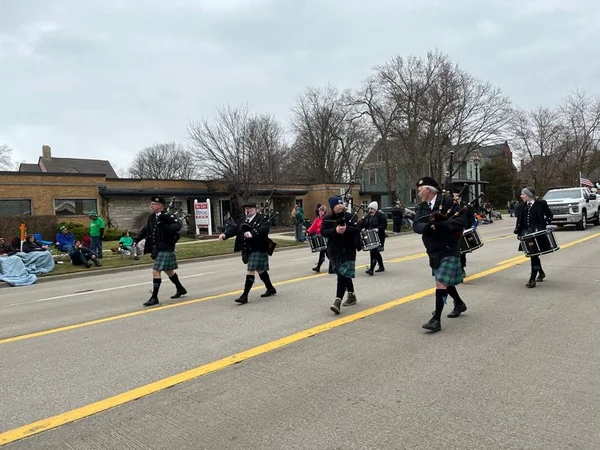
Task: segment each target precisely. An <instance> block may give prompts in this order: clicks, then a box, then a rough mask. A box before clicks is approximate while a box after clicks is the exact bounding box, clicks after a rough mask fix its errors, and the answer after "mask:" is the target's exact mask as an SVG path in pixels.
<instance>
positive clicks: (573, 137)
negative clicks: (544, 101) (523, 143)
mask: <svg viewBox="0 0 600 450" xmlns="http://www.w3.org/2000/svg"><path fill="white" fill-rule="evenodd" d="M558 111H559V114H560V116H561V118H562V121H563V124H564V125H563V130H564V134H563V140H562V145H563V148H564V153H565V154H564V157H563V158H562V160H561V164H563V166H564V167H565V169H567V171H568V172H569V173H570V175H571V176H570V182H571V183H573V182H575V183H576V184H579V173H580V172H584V173H589V172H591V171H593V170H595V169H597V167H594V166H593V165H594V164H595V163H596V161H597V159H596V158H595V157H594V156H595V153H596V152H598V150H599V147H600V146H599V143H600V96H593V97H592V96H589V95H587V94H586V92H585V91H582V90H578V91H576V92H574V93H573V94H571V95H569V97H567V99H566V100H565V101H564V103H563V104H562V105H561V106H560V107H559V108H558Z"/></svg>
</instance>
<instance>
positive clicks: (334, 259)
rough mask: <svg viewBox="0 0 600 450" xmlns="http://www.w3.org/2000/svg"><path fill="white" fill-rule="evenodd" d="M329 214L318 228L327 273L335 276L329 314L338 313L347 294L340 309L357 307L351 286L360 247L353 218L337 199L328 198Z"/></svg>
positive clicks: (357, 230)
mask: <svg viewBox="0 0 600 450" xmlns="http://www.w3.org/2000/svg"><path fill="white" fill-rule="evenodd" d="M329 206H330V207H331V210H332V212H331V214H329V215H327V216H325V218H324V219H323V224H322V225H321V235H322V236H323V237H325V238H327V256H328V257H329V273H331V274H336V275H337V288H336V293H335V300H334V301H333V305H332V306H331V308H330V309H331V310H332V311H333V312H334V313H335V314H339V313H340V307H341V306H342V299H343V298H344V294H345V293H346V292H348V298H347V300H346V301H345V302H344V303H343V306H351V305H356V302H357V301H356V295H355V294H354V283H352V278H354V277H355V276H356V247H357V245H358V243H359V238H358V236H359V228H358V225H357V224H356V217H355V216H353V215H352V214H350V213H349V212H346V211H344V201H343V200H342V199H341V198H340V197H335V196H334V197H330V198H329Z"/></svg>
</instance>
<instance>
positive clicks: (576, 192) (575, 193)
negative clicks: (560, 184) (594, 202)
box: [544, 189, 581, 200]
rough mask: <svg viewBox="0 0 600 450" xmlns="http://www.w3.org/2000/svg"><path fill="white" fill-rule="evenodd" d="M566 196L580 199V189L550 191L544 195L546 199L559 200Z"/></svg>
mask: <svg viewBox="0 0 600 450" xmlns="http://www.w3.org/2000/svg"><path fill="white" fill-rule="evenodd" d="M565 198H572V199H580V198H581V190H580V189H565V190H564V191H550V192H548V193H546V195H544V200H559V199H565Z"/></svg>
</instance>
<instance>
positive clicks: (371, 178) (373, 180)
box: [369, 169, 377, 186]
mask: <svg viewBox="0 0 600 450" xmlns="http://www.w3.org/2000/svg"><path fill="white" fill-rule="evenodd" d="M376 174H377V170H376V169H371V170H370V171H369V185H371V186H375V185H376V184H377V177H376Z"/></svg>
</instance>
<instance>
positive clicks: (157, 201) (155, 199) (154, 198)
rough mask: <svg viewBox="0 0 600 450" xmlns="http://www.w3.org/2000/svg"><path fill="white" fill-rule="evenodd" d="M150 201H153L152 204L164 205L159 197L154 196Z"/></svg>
mask: <svg viewBox="0 0 600 450" xmlns="http://www.w3.org/2000/svg"><path fill="white" fill-rule="evenodd" d="M150 201H153V202H154V203H162V204H163V205H164V204H165V199H164V198H162V197H161V196H159V195H155V196H154V197H152V198H151V199H150Z"/></svg>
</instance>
